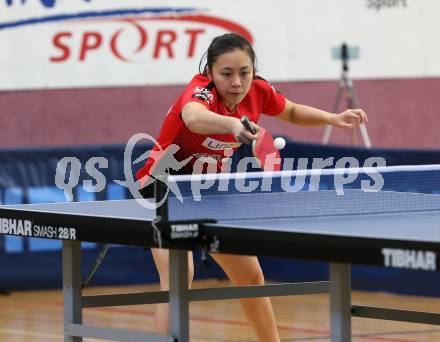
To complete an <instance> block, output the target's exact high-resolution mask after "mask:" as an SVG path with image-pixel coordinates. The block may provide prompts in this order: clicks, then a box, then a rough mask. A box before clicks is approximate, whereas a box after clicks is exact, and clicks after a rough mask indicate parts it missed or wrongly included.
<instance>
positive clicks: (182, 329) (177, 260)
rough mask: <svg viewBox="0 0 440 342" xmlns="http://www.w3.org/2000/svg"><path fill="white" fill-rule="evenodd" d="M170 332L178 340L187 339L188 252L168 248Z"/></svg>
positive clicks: (182, 341)
mask: <svg viewBox="0 0 440 342" xmlns="http://www.w3.org/2000/svg"><path fill="white" fill-rule="evenodd" d="M170 311H171V317H170V318H171V334H172V335H173V337H174V338H176V339H177V340H178V341H179V342H188V341H189V291H188V252H187V251H182V250H173V249H171V250H170Z"/></svg>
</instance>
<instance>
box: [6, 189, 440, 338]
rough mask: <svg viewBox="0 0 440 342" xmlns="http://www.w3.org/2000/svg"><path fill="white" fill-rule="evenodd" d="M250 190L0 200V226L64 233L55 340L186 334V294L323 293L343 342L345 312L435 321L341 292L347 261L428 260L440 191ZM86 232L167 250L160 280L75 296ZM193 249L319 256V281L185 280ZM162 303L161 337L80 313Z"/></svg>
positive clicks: (433, 255) (412, 264) (92, 238)
mask: <svg viewBox="0 0 440 342" xmlns="http://www.w3.org/2000/svg"><path fill="white" fill-rule="evenodd" d="M158 183H160V182H158ZM164 189H168V188H166V187H165V188H162V190H158V196H159V195H160V194H162V195H163V193H164V191H165V190H164ZM259 190H260V191H258V192H257V193H253V192H250V193H241V194H233V193H231V191H229V190H228V191H226V192H219V193H216V194H211V195H206V196H202V197H199V196H187V197H184V198H178V197H176V196H171V194H169V195H170V196H168V198H167V200H166V201H165V204H164V205H163V206H161V207H160V208H150V205H151V203H152V202H151V200H149V199H142V200H139V199H138V200H135V199H131V200H119V201H101V202H69V203H50V204H29V205H11V206H0V233H1V234H8V235H18V236H28V237H39V238H50V239H58V240H63V293H64V322H65V341H75V342H76V341H82V338H83V337H94V338H102V339H109V340H118V341H184V342H186V341H189V302H190V301H198V300H214V299H230V298H245V297H257V296H283V295H299V294H301V295H302V294H315V293H329V296H330V313H331V316H330V317H331V318H330V319H331V340H332V341H333V342H341V341H342V342H345V341H351V317H352V316H356V317H367V318H376V319H387V320H399V321H406V322H415V323H417V322H418V323H428V324H440V315H439V314H436V313H426V312H413V311H405V310H395V309H389V308H378V307H368V306H358V305H354V304H352V303H351V296H350V291H351V285H350V265H351V264H362V265H375V266H382V267H389V268H406V269H417V270H425V271H428V272H435V271H438V270H439V267H440V263H439V251H440V195H439V194H429V193H408V192H399V191H390V190H382V191H365V190H362V189H345V190H344V191H343V193H341V191H339V190H340V189H339V190H338V189H327V190H326V189H320V190H319V191H295V192H284V191H275V192H274V191H261V189H259ZM309 190H310V189H309ZM143 201H144V202H143ZM142 203H143V204H142ZM145 204H147V205H145ZM85 241H87V242H98V243H105V244H123V245H130V246H140V247H153V246H154V247H158V246H160V247H162V248H167V249H169V250H170V277H171V279H170V290H169V291H166V292H149V293H135V294H112V295H97V296H83V295H82V293H81V247H80V244H81V242H85ZM198 247H202V248H206V249H207V250H208V251H209V252H210V253H233V254H246V255H259V256H271V257H282V258H297V259H304V260H320V261H326V262H329V264H330V273H329V274H330V276H329V281H322V282H312V283H296V284H272V285H266V286H261V287H260V286H252V287H235V288H226V289H224V288H222V289H198V290H189V289H188V288H187V262H186V257H185V255H186V251H187V250H193V249H195V248H198ZM161 302H170V305H171V327H172V328H171V335H170V336H161V335H156V334H152V333H147V332H141V331H128V330H121V329H114V328H104V327H94V326H87V325H84V324H83V322H82V309H83V308H90V307H102V306H115V305H135V304H151V303H161Z"/></svg>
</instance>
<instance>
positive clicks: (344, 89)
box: [322, 43, 371, 148]
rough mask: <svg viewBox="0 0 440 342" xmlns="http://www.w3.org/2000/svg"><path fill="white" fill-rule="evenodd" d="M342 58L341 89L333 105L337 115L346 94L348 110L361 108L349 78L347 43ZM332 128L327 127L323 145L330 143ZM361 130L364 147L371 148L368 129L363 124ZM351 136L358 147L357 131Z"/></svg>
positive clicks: (342, 48)
mask: <svg viewBox="0 0 440 342" xmlns="http://www.w3.org/2000/svg"><path fill="white" fill-rule="evenodd" d="M340 58H341V60H342V74H341V79H340V81H339V89H338V93H337V96H336V101H335V103H334V105H333V113H337V111H338V109H339V106H340V103H341V99H342V95H343V94H344V93H345V96H346V99H347V108H351V109H354V108H359V103H358V100H357V96H356V92H355V90H354V87H353V82H352V81H351V79H350V77H349V76H348V71H349V68H348V59H349V53H348V47H347V44H345V43H343V44H342V45H341V56H340ZM332 128H333V126H330V125H327V126H326V127H325V131H324V135H323V137H322V144H324V145H327V144H328V142H329V140H330V136H331V133H332ZM359 130H360V133H361V136H362V140H363V143H364V146H365V147H367V148H371V141H370V138H369V136H368V132H367V127H365V125H364V124H361V125H360V126H359ZM350 135H351V143H352V145H357V135H356V131H355V129H351V132H350Z"/></svg>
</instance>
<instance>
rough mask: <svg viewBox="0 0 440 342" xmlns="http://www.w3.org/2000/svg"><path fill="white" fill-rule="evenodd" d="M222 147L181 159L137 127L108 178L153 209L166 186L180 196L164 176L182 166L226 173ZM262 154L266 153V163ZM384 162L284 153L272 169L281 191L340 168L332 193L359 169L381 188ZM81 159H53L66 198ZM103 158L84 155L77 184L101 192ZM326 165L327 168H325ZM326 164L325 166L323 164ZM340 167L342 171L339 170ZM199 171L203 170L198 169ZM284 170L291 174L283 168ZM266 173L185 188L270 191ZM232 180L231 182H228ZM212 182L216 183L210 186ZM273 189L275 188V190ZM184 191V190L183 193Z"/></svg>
mask: <svg viewBox="0 0 440 342" xmlns="http://www.w3.org/2000/svg"><path fill="white" fill-rule="evenodd" d="M144 141H147V142H148V143H153V146H156V147H157V148H153V149H152V150H151V151H146V152H145V153H143V154H142V155H141V156H139V157H138V158H136V159H135V160H133V159H134V158H133V151H134V149H135V146H136V144H138V143H140V142H144ZM211 145H212V144H211V142H210V143H209V144H206V145H204V146H205V147H209V146H211ZM238 145H240V143H235V144H234V146H233V148H236V147H238ZM212 146H213V147H212V150H216V149H218V146H220V144H219V143H218V142H217V143H216V144H215V145H212ZM221 146H222V148H223V147H225V149H224V157H222V158H220V159H219V157H218V155H216V154H215V153H212V154H211V155H210V154H209V153H203V154H200V153H195V154H194V155H192V156H190V157H188V158H186V159H184V160H177V159H176V157H175V155H176V153H177V152H178V151H179V149H180V147H179V146H178V145H175V144H171V145H169V146H167V148H165V149H163V148H162V147H161V146H160V144H159V143H158V142H157V141H156V140H155V139H154V138H153V137H152V136H150V135H148V134H146V133H138V134H135V135H133V136H132V137H131V138H130V140H129V141H128V142H127V145H126V147H125V150H124V176H125V180H113V182H115V183H117V184H119V185H122V186H123V187H125V188H127V189H129V191H130V193H131V194H132V196H133V198H135V199H136V200H137V202H138V203H139V204H140V205H142V206H143V207H146V208H148V209H157V208H158V207H160V206H162V204H163V203H165V201H166V199H167V197H168V194H169V192H170V191H171V192H172V193H173V194H174V195H175V197H176V198H178V199H179V200H180V201H183V196H182V193H181V189H180V187H179V183H175V182H169V181H168V180H167V177H164V175H165V176H168V175H171V174H175V173H178V172H179V170H182V169H183V168H184V167H188V166H189V165H191V167H192V170H193V174H194V175H200V174H201V173H206V171H207V173H208V174H210V173H218V171H219V170H218V167H220V168H221V170H220V173H221V174H223V175H225V174H226V175H227V174H229V173H230V172H231V169H232V165H231V164H232V160H231V158H230V157H231V156H232V154H233V148H231V146H229V145H228V146H227V147H226V144H224V145H221ZM147 158H150V159H152V160H153V161H154V163H155V164H154V168H152V171H151V175H149V176H145V177H144V179H141V180H139V181H137V180H135V179H134V177H133V166H134V165H136V164H138V165H141V166H142V165H144V164H145V161H146V160H147ZM267 161H268V159H266V165H268V164H269V163H267ZM280 163H281V159H280V158H270V164H271V165H272V164H280ZM382 166H386V161H385V159H384V158H382V157H370V158H367V159H365V161H364V165H362V168H363V169H362V171H361V168H360V165H359V161H358V160H357V159H356V158H354V157H342V158H339V159H335V158H334V157H328V158H298V159H295V158H284V159H283V163H282V169H283V171H287V173H286V175H284V173H283V175H282V176H281V178H280V176H279V175H278V176H277V177H278V179H280V181H279V183H280V184H279V185H280V186H281V191H284V192H298V191H303V189H304V187H305V184H306V178H307V186H308V191H317V190H319V189H320V183H321V182H322V176H323V175H322V174H321V173H320V172H319V171H320V170H324V171H331V170H332V169H329V168H333V167H334V168H335V169H338V170H339V171H340V172H337V173H334V174H332V175H331V176H330V177H332V178H333V179H332V182H333V183H332V184H328V185H329V188H330V189H334V190H335V191H336V193H337V194H338V195H343V194H344V187H346V186H348V185H349V184H351V183H353V182H355V181H356V180H359V173H360V172H362V174H363V175H364V176H365V177H364V178H363V179H362V180H360V187H361V189H362V190H363V191H365V192H378V191H380V190H382V188H383V185H384V179H383V177H382V175H381V174H380V173H379V172H378V171H376V168H377V167H382ZM82 167H83V166H82V165H81V162H80V160H79V159H78V158H77V157H64V158H62V159H61V160H60V161H59V162H58V164H57V169H56V174H55V184H56V186H57V187H58V188H60V189H61V190H64V194H65V196H66V199H67V200H69V201H71V200H73V199H74V189H75V188H76V187H77V186H78V185H79V181H80V176H81V175H82V174H84V172H83V170H82ZM108 168H109V160H108V159H106V158H104V157H92V158H90V159H89V160H87V162H86V164H85V173H86V174H87V175H88V176H90V178H91V179H87V180H83V182H82V185H83V189H84V190H85V191H86V192H101V191H103V190H104V189H105V187H106V185H107V180H106V177H105V176H104V174H103V173H102V172H101V171H100V170H99V169H108ZM250 168H251V169H252V168H253V169H255V171H258V170H260V169H259V163H258V161H257V160H256V159H255V158H254V157H245V158H242V159H240V160H239V161H238V163H237V170H236V171H237V173H243V174H246V172H247V171H248V170H249V169H250ZM326 168H327V169H326ZM325 169H326V170H325ZM341 170H342V171H341ZM203 171H204V172H203ZM290 171H292V172H291V174H290V173H289V172H290ZM265 174H268V177H264V178H261V179H259V180H258V179H247V178H246V177H241V178H240V177H230V178H222V180H221V181H219V180H218V179H217V180H216V179H215V178H214V177H209V176H210V175H207V176H208V177H200V176H199V177H197V176H196V177H194V178H193V179H191V180H190V190H191V192H192V197H193V199H194V200H196V201H200V200H201V198H202V193H203V192H204V191H205V190H218V191H219V192H223V193H225V192H227V191H228V190H229V189H232V188H234V190H237V191H238V192H240V193H251V192H253V191H255V190H257V189H259V188H261V191H264V192H270V191H272V186H273V185H274V183H273V180H274V179H275V177H276V176H275V174H276V173H274V174H273V175H271V174H270V173H265ZM155 180H158V181H162V182H164V183H166V185H167V193H166V194H165V196H163V197H162V199H161V200H160V201H159V202H155V201H152V200H151V199H149V200H146V199H144V198H142V196H141V194H140V192H139V189H140V188H141V187H146V186H149V185H152V183H153V182H154V181H155ZM231 182H232V183H231ZM214 187H218V188H217V189H214ZM278 191H279V190H278ZM186 196H188V194H186Z"/></svg>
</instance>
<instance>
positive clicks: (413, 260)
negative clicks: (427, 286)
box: [382, 248, 437, 271]
mask: <svg viewBox="0 0 440 342" xmlns="http://www.w3.org/2000/svg"><path fill="white" fill-rule="evenodd" d="M382 255H383V261H384V266H385V267H395V268H409V269H412V270H424V271H436V270H437V261H436V259H437V254H436V253H435V252H432V251H418V250H411V249H394V248H382Z"/></svg>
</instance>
